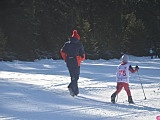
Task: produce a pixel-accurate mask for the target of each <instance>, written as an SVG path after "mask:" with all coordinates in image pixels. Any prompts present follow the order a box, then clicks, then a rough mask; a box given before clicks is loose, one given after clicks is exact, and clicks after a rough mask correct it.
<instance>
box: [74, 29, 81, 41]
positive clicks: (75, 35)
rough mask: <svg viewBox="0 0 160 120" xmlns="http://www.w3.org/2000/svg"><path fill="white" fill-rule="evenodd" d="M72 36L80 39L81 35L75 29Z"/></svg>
mask: <svg viewBox="0 0 160 120" xmlns="http://www.w3.org/2000/svg"><path fill="white" fill-rule="evenodd" d="M72 37H74V38H76V39H78V40H80V36H79V35H78V32H77V30H73V34H72Z"/></svg>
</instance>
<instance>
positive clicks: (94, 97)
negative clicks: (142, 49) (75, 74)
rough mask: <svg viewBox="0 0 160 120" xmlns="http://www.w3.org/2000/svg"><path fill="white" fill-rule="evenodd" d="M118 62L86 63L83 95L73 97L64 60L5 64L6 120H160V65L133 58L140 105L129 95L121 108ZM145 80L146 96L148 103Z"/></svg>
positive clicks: (1, 95)
mask: <svg viewBox="0 0 160 120" xmlns="http://www.w3.org/2000/svg"><path fill="white" fill-rule="evenodd" d="M119 63H120V60H118V59H112V60H85V61H84V62H83V63H82V65H81V74H80V79H79V81H78V82H79V91H80V94H79V95H78V96H77V97H71V96H70V95H69V92H68V89H67V85H68V84H69V82H70V77H69V73H68V70H67V68H66V65H65V63H64V61H63V60H52V59H45V60H39V61H38V60H37V61H35V62H22V61H14V62H0V89H1V90H0V120H64V119H65V120H117V119H118V120H131V119H132V120H156V116H158V115H160V90H159V89H160V59H150V57H134V56H130V63H131V64H132V66H135V65H136V64H138V65H139V67H140V69H139V75H138V74H137V73H135V74H131V75H130V76H131V77H130V89H131V93H132V96H133V100H134V102H135V103H136V104H133V105H132V104H128V102H127V95H126V93H125V91H124V90H122V91H121V93H120V94H119V95H118V99H117V103H116V104H112V103H111V102H110V96H111V94H112V93H113V92H114V91H115V86H116V82H115V71H116V67H117V65H118V64H119ZM140 80H141V81H142V85H143V88H144V91H145V95H146V98H147V99H146V100H144V94H143V91H142V88H141V84H140Z"/></svg>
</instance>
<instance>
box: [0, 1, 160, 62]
mask: <svg viewBox="0 0 160 120" xmlns="http://www.w3.org/2000/svg"><path fill="white" fill-rule="evenodd" d="M74 29H76V30H78V32H79V35H80V36H81V41H82V43H83V45H84V48H85V52H86V55H87V58H88V59H100V58H102V59H110V58H119V57H120V55H121V53H122V52H123V53H127V54H132V55H135V56H145V55H148V51H149V49H150V48H151V47H152V48H153V49H156V48H159V47H160V1H159V0H69V1H66V0H1V1H0V60H9V61H12V60H25V61H34V60H35V59H42V58H53V59H61V56H60V53H59V50H60V48H61V47H62V46H63V44H64V42H65V41H67V40H68V38H69V37H70V36H71V35H72V31H73V30H74Z"/></svg>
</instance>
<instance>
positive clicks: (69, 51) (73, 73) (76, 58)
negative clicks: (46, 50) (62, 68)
mask: <svg viewBox="0 0 160 120" xmlns="http://www.w3.org/2000/svg"><path fill="white" fill-rule="evenodd" d="M60 53H61V56H62V58H63V59H64V60H65V62H66V65H67V68H68V71H69V73H70V77H71V82H70V84H69V85H68V89H69V92H70V95H71V96H73V97H74V96H75V95H76V96H77V95H78V94H79V89H78V79H79V75H80V64H81V61H83V60H85V51H84V47H83V44H82V43H81V41H80V36H79V34H78V32H77V30H73V34H72V37H70V39H69V41H68V42H66V43H65V44H64V46H63V47H62V48H61V50H60Z"/></svg>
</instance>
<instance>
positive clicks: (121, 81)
mask: <svg viewBox="0 0 160 120" xmlns="http://www.w3.org/2000/svg"><path fill="white" fill-rule="evenodd" d="M121 59H122V63H121V64H119V66H118V67H117V71H116V81H117V87H116V91H115V92H114V93H113V94H112V95H111V102H112V103H115V98H116V95H118V93H119V92H120V91H121V90H122V88H123V87H124V90H125V91H126V93H127V95H128V102H129V103H132V104H134V102H133V100H132V96H131V92H130V89H129V73H130V72H131V73H135V72H136V71H138V69H139V67H138V66H136V67H135V69H133V67H132V66H131V65H130V64H129V63H128V59H129V58H128V55H126V54H124V55H123V56H122V58H121Z"/></svg>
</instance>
